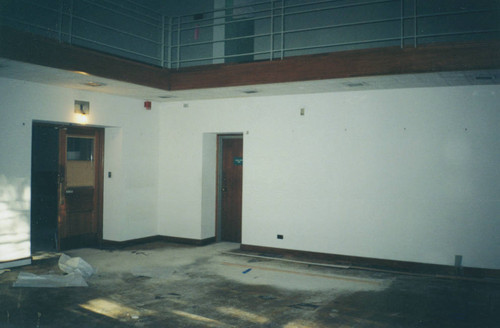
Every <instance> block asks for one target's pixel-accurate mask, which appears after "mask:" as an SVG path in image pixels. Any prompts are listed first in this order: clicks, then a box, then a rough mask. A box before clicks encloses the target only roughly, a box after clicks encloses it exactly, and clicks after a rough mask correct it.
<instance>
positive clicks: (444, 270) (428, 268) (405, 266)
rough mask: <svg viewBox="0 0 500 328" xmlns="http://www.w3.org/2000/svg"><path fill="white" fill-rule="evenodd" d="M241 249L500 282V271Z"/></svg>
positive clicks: (334, 262) (243, 246) (271, 250)
mask: <svg viewBox="0 0 500 328" xmlns="http://www.w3.org/2000/svg"><path fill="white" fill-rule="evenodd" d="M240 249H241V250H242V251H246V252H253V253H259V254H260V255H268V256H269V255H270V256H276V255H278V256H280V257H289V258H295V259H300V260H308V261H311V260H314V261H319V262H323V263H330V264H338V265H348V266H350V267H353V268H360V269H368V270H381V271H391V272H400V273H408V274H424V275H433V276H453V277H457V276H458V277H470V278H494V279H500V270H495V269H483V268H471V267H455V266H449V265H439V264H428V263H418V262H406V261H396V260H386V259H376V258H369V257H359V256H348V255H339V254H329V253H318V252H307V251H299V250H289V249H283V248H274V247H263V246H255V245H246V244H242V245H241V247H240Z"/></svg>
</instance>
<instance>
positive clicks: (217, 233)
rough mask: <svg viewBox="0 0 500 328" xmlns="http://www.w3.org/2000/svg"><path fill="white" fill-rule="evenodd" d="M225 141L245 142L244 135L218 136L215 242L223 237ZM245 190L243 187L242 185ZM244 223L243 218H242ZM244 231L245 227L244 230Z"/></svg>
mask: <svg viewBox="0 0 500 328" xmlns="http://www.w3.org/2000/svg"><path fill="white" fill-rule="evenodd" d="M224 139H241V140H242V141H243V142H244V138H243V133H227V134H224V133H219V134H217V166H216V168H217V186H216V190H217V192H216V207H215V212H216V215H215V241H216V242H220V241H221V235H222V156H223V153H222V143H223V140H224ZM242 188H243V185H242ZM241 220H242V221H243V217H241ZM241 229H242V230H243V225H242V228H241ZM242 233H243V231H242Z"/></svg>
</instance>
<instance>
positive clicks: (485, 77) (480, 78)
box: [476, 75, 495, 81]
mask: <svg viewBox="0 0 500 328" xmlns="http://www.w3.org/2000/svg"><path fill="white" fill-rule="evenodd" d="M494 79H495V76H494V75H478V76H476V80H478V81H493V80H494Z"/></svg>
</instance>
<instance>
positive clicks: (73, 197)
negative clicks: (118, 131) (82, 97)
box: [57, 127, 104, 250]
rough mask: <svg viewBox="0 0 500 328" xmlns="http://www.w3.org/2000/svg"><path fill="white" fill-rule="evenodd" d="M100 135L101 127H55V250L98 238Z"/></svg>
mask: <svg viewBox="0 0 500 328" xmlns="http://www.w3.org/2000/svg"><path fill="white" fill-rule="evenodd" d="M103 136H104V130H103V129H95V128H77V127H67V128H61V129H60V130H59V187H58V203H59V209H58V222H57V226H58V248H59V250H64V249H70V248H79V247H97V246H99V244H100V241H101V240H102V180H103V176H102V172H103V166H102V165H103V139H104V138H103Z"/></svg>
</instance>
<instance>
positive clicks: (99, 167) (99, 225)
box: [30, 120, 105, 251]
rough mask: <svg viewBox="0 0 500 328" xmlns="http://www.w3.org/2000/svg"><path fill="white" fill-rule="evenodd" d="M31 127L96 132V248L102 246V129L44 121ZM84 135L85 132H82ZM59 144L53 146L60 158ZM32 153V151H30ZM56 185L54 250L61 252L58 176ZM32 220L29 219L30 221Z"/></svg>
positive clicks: (103, 130)
mask: <svg viewBox="0 0 500 328" xmlns="http://www.w3.org/2000/svg"><path fill="white" fill-rule="evenodd" d="M33 125H43V126H49V127H53V128H55V129H63V128H72V129H77V130H81V131H86V132H87V133H88V131H97V134H98V136H99V137H98V140H97V141H96V146H97V148H98V151H99V154H98V156H99V159H98V160H97V161H96V162H95V165H96V170H97V177H96V189H95V191H96V220H97V243H98V247H101V246H102V241H103V204H104V202H103V198H104V196H103V195H104V135H105V129H104V128H103V127H95V126H86V125H85V126H83V125H77V124H71V123H52V122H44V121H35V120H34V121H33V122H32V126H33ZM84 133H85V132H84ZM59 143H60V140H59V142H58V144H57V145H54V147H56V148H57V152H58V154H59V155H58V156H61V154H60V152H59ZM31 151H32V152H33V149H32V150H31ZM31 166H32V167H31V169H32V170H33V163H31ZM56 183H57V185H58V190H57V193H58V196H57V205H56V206H57V209H56V212H57V216H58V217H57V236H56V250H57V251H61V245H60V234H59V201H60V199H59V197H60V194H59V175H58V177H57V181H56ZM31 219H32V218H31V217H30V220H31ZM31 239H32V236H31V235H30V240H31Z"/></svg>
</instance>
